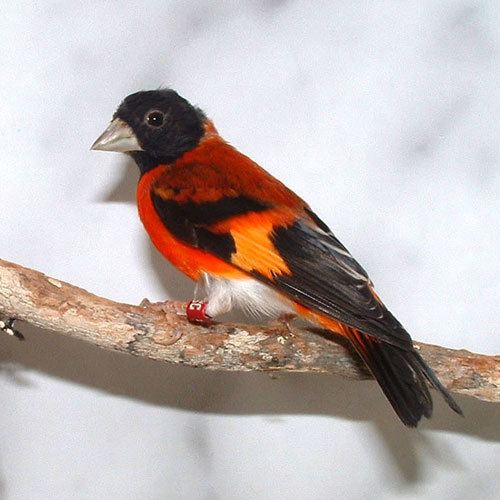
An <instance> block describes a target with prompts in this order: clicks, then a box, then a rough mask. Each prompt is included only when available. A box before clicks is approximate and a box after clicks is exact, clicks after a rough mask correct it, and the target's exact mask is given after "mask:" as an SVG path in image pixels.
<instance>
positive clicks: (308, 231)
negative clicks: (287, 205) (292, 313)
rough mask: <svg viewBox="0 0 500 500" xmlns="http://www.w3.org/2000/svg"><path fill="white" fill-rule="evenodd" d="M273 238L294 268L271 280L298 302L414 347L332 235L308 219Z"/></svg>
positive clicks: (380, 335)
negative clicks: (319, 228)
mask: <svg viewBox="0 0 500 500" xmlns="http://www.w3.org/2000/svg"><path fill="white" fill-rule="evenodd" d="M272 241H273V244H274V245H275V247H276V248H277V249H278V251H279V253H280V255H281V257H282V258H283V260H284V261H285V262H286V264H287V266H288V268H289V269H290V271H291V273H290V274H281V275H276V276H275V277H274V278H273V279H272V280H269V279H268V278H265V277H262V276H256V277H258V278H259V279H261V280H263V281H268V282H269V284H272V286H273V287H275V288H278V289H279V290H280V291H281V292H283V293H285V294H286V295H288V296H289V297H292V298H293V299H295V300H296V301H297V302H299V303H300V304H303V305H304V306H306V307H310V308H312V309H313V310H316V311H320V312H323V313H324V314H326V315H327V316H330V317H332V318H335V319H337V320H339V321H341V322H343V323H345V324H347V325H349V326H352V327H355V328H358V329H359V330H361V331H363V332H366V333H369V334H371V335H373V336H375V337H377V338H380V339H382V340H385V341H386V342H390V343H392V344H395V345H398V346H400V347H403V348H407V349H408V348H411V345H412V344H411V338H410V336H409V335H408V333H407V332H406V330H405V329H404V328H403V327H402V326H401V324H400V323H399V322H398V320H397V319H396V318H395V317H394V316H393V315H392V314H391V313H390V312H389V311H388V310H387V309H386V308H385V307H384V306H383V305H382V304H381V303H380V302H378V300H377V299H376V298H375V296H374V295H373V293H372V291H371V289H370V280H369V278H368V275H367V274H366V271H365V270H364V269H363V268H362V267H361V266H360V265H359V264H358V262H357V261H356V260H355V259H354V258H353V257H352V255H351V254H350V253H349V252H348V251H347V250H346V248H345V247H344V246H343V245H342V244H341V243H340V242H339V241H338V240H337V238H335V236H334V235H333V234H331V233H325V232H320V231H318V230H316V229H314V227H311V226H310V225H309V224H307V222H305V221H298V222H296V223H295V224H293V225H292V226H289V227H279V228H276V229H275V230H274V233H273V236H272Z"/></svg>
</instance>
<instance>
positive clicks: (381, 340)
mask: <svg viewBox="0 0 500 500" xmlns="http://www.w3.org/2000/svg"><path fill="white" fill-rule="evenodd" d="M93 147H94V149H102V150H109V151H121V152H126V153H128V154H129V155H131V156H132V158H134V160H135V162H136V163H137V165H138V167H139V170H140V173H141V177H140V180H139V184H138V189H137V202H138V207H139V214H140V217H141V220H142V222H143V224H144V226H145V228H146V230H147V232H148V234H149V236H150V237H151V239H152V241H153V243H154V245H155V246H156V247H157V249H158V250H159V251H160V252H161V253H162V254H163V255H164V256H165V258H166V259H168V260H169V261H170V262H171V263H172V264H173V265H175V266H176V267H177V268H179V269H180V270H181V271H183V272H184V273H185V274H186V275H187V276H189V277H190V278H191V279H193V280H195V281H200V282H203V283H204V285H205V288H206V293H207V302H206V304H204V307H203V314H204V317H206V319H207V320H209V319H210V318H211V317H214V316H217V315H219V314H222V313H224V312H227V311H228V310H229V309H231V307H233V306H234V305H240V306H242V307H243V308H244V309H247V310H249V311H251V312H255V313H266V314H277V315H279V314H282V313H290V312H296V313H298V314H300V315H301V316H304V317H305V318H307V319H309V320H311V321H313V322H315V323H317V324H319V325H321V326H323V327H325V328H327V329H329V330H331V331H334V332H336V333H339V334H341V335H343V336H344V337H346V338H347V339H348V340H349V341H350V342H351V343H352V344H353V346H354V348H355V349H356V351H357V352H358V354H359V355H360V357H361V358H362V359H363V361H364V362H365V363H366V365H367V366H368V368H369V369H370V371H371V372H372V373H373V375H374V377H375V378H376V380H377V381H378V383H379V384H380V386H381V388H382V390H383V391H384V393H385V395H386V397H387V398H388V400H389V401H390V403H391V405H392V406H393V408H394V410H395V411H396V413H397V414H398V416H399V418H400V419H401V420H402V421H403V423H404V424H405V425H408V426H415V425H417V423H418V422H419V420H420V419H421V418H422V417H423V416H424V417H430V415H431V413H432V398H431V395H430V392H429V388H428V385H429V384H430V385H431V386H433V387H434V388H435V389H437V390H438V391H439V392H440V393H441V394H442V395H443V397H444V399H445V400H446V402H447V403H448V405H449V406H450V407H451V408H452V409H453V410H454V411H455V412H457V413H461V410H460V408H459V407H458V405H457V404H456V402H455V401H454V400H453V399H452V397H451V396H450V394H449V393H448V391H447V390H446V389H445V388H444V387H443V385H442V384H441V383H440V382H439V380H438V379H437V378H436V376H435V375H434V373H433V372H432V370H431V369H430V368H429V367H428V366H427V364H426V363H425V362H424V360H423V359H422V358H421V356H420V354H419V353H418V352H417V351H416V350H415V348H414V346H413V343H412V340H411V338H410V336H409V334H408V333H407V332H406V330H405V329H404V328H403V326H402V325H401V324H400V323H399V322H398V320H397V319H396V318H395V317H394V316H393V315H392V314H391V313H390V311H389V310H388V309H387V308H386V307H385V306H384V304H383V303H382V301H381V300H380V298H379V297H378V295H377V294H376V292H375V291H374V288H373V285H372V282H371V281H370V279H369V277H368V275H367V273H366V271H365V270H364V269H363V268H362V267H361V266H360V264H358V262H357V261H356V260H355V259H354V258H353V257H352V255H351V254H350V253H349V251H348V250H347V249H346V248H345V247H344V246H343V245H342V243H340V241H339V240H338V239H337V238H336V237H335V236H334V234H333V233H332V232H331V231H330V229H329V228H328V227H327V226H326V224H324V223H323V222H322V221H321V220H320V219H319V218H318V217H317V216H316V215H315V214H314V212H313V211H312V209H311V208H310V207H309V205H308V204H307V203H305V202H304V201H303V200H302V199H301V198H300V197H298V196H297V195H296V194H295V193H293V192H292V191H291V190H290V189H288V188H287V187H286V186H285V185H283V184H282V183H281V182H280V181H278V180H277V179H275V178H274V177H273V176H271V175H270V174H269V173H268V172H266V171H265V170H264V169H262V168H261V167H260V166H258V165H257V164H256V163H255V162H253V161H252V160H251V159H250V158H248V157H247V156H245V155H243V154H242V153H240V152H239V151H238V150H236V149H235V148H234V147H232V146H231V145H229V144H228V143H227V142H226V141H224V139H223V138H222V137H221V136H220V135H219V134H218V132H217V130H216V129H215V127H214V125H213V124H212V122H211V121H210V120H209V119H208V118H207V117H206V115H205V114H204V113H203V112H202V111H201V110H199V109H198V108H196V107H194V106H192V105H191V104H190V103H189V102H188V101H186V100H185V99H183V98H182V97H181V96H179V95H178V94H177V93H176V92H174V91H173V90H169V89H164V90H155V91H147V92H138V93H136V94H132V95H130V96H128V97H127V98H126V99H125V100H124V101H123V102H122V103H121V105H120V106H119V108H118V110H117V111H116V113H115V115H114V117H113V121H112V122H111V124H110V126H109V127H108V129H107V130H106V131H105V132H104V133H103V134H102V135H101V137H99V139H98V140H97V141H96V142H95V143H94V146H93ZM197 319H200V316H199V315H198V316H197Z"/></svg>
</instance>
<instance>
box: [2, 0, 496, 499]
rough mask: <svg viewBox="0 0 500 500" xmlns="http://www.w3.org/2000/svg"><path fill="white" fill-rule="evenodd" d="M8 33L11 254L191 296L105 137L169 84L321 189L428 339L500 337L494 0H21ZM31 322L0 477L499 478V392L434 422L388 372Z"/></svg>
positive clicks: (48, 267) (59, 494)
mask: <svg viewBox="0 0 500 500" xmlns="http://www.w3.org/2000/svg"><path fill="white" fill-rule="evenodd" d="M35 4H37V6H36V7H35V6H34V5H35ZM0 47H2V52H1V54H0V68H1V70H0V96H1V104H0V129H1V145H2V152H1V157H2V160H1V165H0V172H1V183H0V210H1V211H0V234H1V239H0V257H1V258H4V259H7V260H12V261H15V262H18V263H20V264H23V265H26V266H30V267H33V268H36V269H38V270H41V271H43V272H45V273H47V274H49V275H52V276H54V277H57V278H60V279H62V280H66V281H69V282H72V283H74V284H77V285H79V286H81V287H84V288H86V289H88V290H90V291H92V292H95V293H97V294H100V295H104V296H107V297H110V298H112V299H116V300H120V301H126V302H131V303H138V302H139V301H140V300H141V299H142V298H143V297H148V298H150V299H152V300H160V299H163V298H166V297H175V298H187V297H189V296H190V294H191V290H192V286H191V283H189V282H188V280H186V279H184V278H183V277H182V276H180V274H179V273H178V272H177V271H175V270H173V269H171V268H170V267H169V265H168V264H166V263H165V262H164V261H163V260H162V259H161V258H160V257H159V256H158V254H157V253H156V251H155V250H154V249H153V248H152V247H151V245H150V243H149V241H148V239H147V236H146V235H145V233H144V231H143V229H142V227H141V225H140V222H139V220H138V217H137V215H136V208H135V202H134V190H135V184H136V181H137V172H136V169H135V167H134V166H133V165H131V164H130V162H128V161H127V159H126V158H125V157H124V156H121V155H118V154H110V153H107V154H106V153H98V152H90V151H89V146H90V144H91V143H92V142H93V141H94V139H95V138H96V137H97V135H99V134H100V133H101V132H102V130H103V129H104V127H105V126H106V124H107V122H108V121H109V119H110V118H111V115H112V113H113V112H114V110H115V108H116V107H117V105H118V104H119V102H120V101H121V99H122V98H123V97H125V96H126V95H127V94H129V93H131V92H134V91H137V90H140V89H151V88H156V87H158V86H160V85H166V86H171V87H173V88H175V89H177V90H178V91H179V92H180V93H181V94H182V95H184V96H185V97H187V98H188V99H190V100H191V101H192V102H193V103H195V104H198V105H200V106H201V107H202V108H203V109H204V110H205V111H206V112H207V114H208V115H209V116H210V117H212V118H213V119H214V121H215V123H216V125H217V127H218V128H219V131H220V132H221V133H222V134H223V135H224V137H225V138H226V139H228V140H229V141H230V142H231V143H233V144H234V145H235V146H237V147H238V148H239V149H240V150H241V151H243V152H245V153H247V154H249V155H250V156H251V157H252V158H254V159H255V160H256V161H258V162H259V163H260V164H262V165H263V166H264V167H265V168H266V169H268V170H269V171H270V172H272V173H273V174H274V175H276V176H277V177H279V178H280V179H282V180H283V181H285V182H286V183H287V184H288V185H289V186H290V187H292V188H293V189H294V190H296V191H297V192H298V193H299V194H300V195H301V196H303V197H304V198H305V199H306V200H308V201H309V202H310V203H311V204H312V205H313V207H314V208H315V209H316V211H317V212H318V214H319V215H320V216H321V217H322V218H323V219H324V220H325V221H326V222H327V223H328V224H329V225H330V226H331V227H332V228H333V230H334V231H335V232H336V234H337V236H338V237H339V238H340V239H341V240H342V241H343V242H344V244H346V246H347V247H348V248H349V249H350V250H351V251H352V253H353V254H354V255H355V256H356V257H357V258H358V260H359V261H360V262H361V263H362V264H363V265H364V266H365V268H367V269H368V271H369V272H370V274H371V276H372V278H373V280H374V282H375V283H376V285H377V288H378V291H379V293H380V294H381V295H382V297H383V298H384V300H385V301H386V303H387V304H388V305H389V306H390V308H391V309H392V310H393V312H394V313H395V314H396V315H397V316H398V317H399V319H400V320H401V321H402V322H403V324H405V325H406V326H407V328H408V330H409V331H410V332H411V333H412V335H413V337H414V338H415V339H418V340H421V341H427V342H432V343H437V344H441V345H447V346H450V347H455V348H462V347H465V348H467V349H470V350H474V351H476V352H482V353H489V354H498V352H499V351H500V341H499V336H498V323H499V317H498V303H499V300H500V293H499V292H500V288H499V281H500V280H499V277H500V275H499V267H498V261H499V254H498V248H500V231H499V229H500V228H499V224H498V218H499V213H500V205H499V200H500V189H499V187H500V171H499V170H500V169H499V161H500V148H499V146H498V144H499V134H500V126H499V121H498V116H499V112H500V104H499V103H500V61H499V57H500V8H499V4H498V1H497V0H491V1H480V0H476V1H465V0H463V1H449V0H427V1H424V0H419V1H418V2H410V1H408V2H406V1H402V2H396V1H390V0H386V1H355V0H353V1H335V2H334V1H328V2H309V1H307V0H303V1H284V0H282V1H279V0H274V1H271V0H268V1H264V0H261V1H253V2H250V1H249V2H229V1H228V2H222V1H221V2H183V1H170V2H165V1H163V0H157V1H143V2H137V1H121V2H97V1H95V2H76V1H75V2H62V1H61V2H56V1H50V2H49V1H45V2H29V1H19V2H4V5H2V14H1V18H0ZM21 328H22V330H23V332H24V333H25V335H26V337H27V341H26V342H25V343H19V342H17V341H16V340H15V339H12V338H7V337H1V338H0V362H1V364H0V398H1V402H2V404H1V412H0V492H1V493H0V496H2V497H3V498H6V499H9V500H17V499H29V500H37V499H46V498H57V499H60V498H63V499H65V498H82V499H87V498H97V499H101V498H102V499H106V498H109V499H163V498H168V499H184V498H187V499H210V500H215V499H221V500H222V499H233V498H241V499H275V498H294V499H295V498H297V499H332V498H354V499H357V498H401V497H404V498H436V499H460V498H480V499H492V498H495V497H496V498H499V493H498V492H499V491H500V482H499V471H500V453H499V452H500V447H499V445H498V442H499V440H500V407H499V406H498V405H497V406H494V405H491V404H487V403H483V402H479V401H477V400H473V399H468V398H465V397H462V398H460V397H459V398H458V400H459V403H460V404H461V405H462V407H463V409H464V412H465V414H466V418H465V419H460V418H459V417H457V416H456V415H454V414H452V413H451V412H450V411H448V409H447V408H446V407H445V406H444V404H443V403H442V402H441V401H440V400H437V401H436V406H437V408H436V411H435V417H434V419H433V420H432V421H430V422H425V423H424V424H423V425H422V426H421V427H420V428H419V430H418V431H415V430H409V429H405V428H404V427H403V426H402V425H401V424H400V423H399V422H398V421H397V420H396V418H395V416H394V414H393V412H392V410H391V408H390V406H389V404H388V403H387V401H386V400H385V399H384V397H383V396H382V394H381V392H380V391H379V390H378V388H377V387H376V385H375V384H374V383H373V382H362V383H361V382H360V383H355V382H352V381H344V380H342V379H339V378H335V377H327V376H305V375H288V376H285V375H283V376H280V377H279V378H278V379H277V380H272V379H270V378H269V377H268V376H267V375H265V374H225V373H207V372H205V371H201V370H193V369H186V368H183V367H170V366H161V365H160V364H156V363H153V362H148V361H146V360H141V359H136V358H132V357H128V356H125V355H118V354H112V353H108V352H104V351H102V350H98V349H96V348H93V347H92V346H89V345H86V344H83V343H80V342H76V341H72V340H68V339H64V338H62V337H60V336H58V335H55V334H52V333H48V332H43V331H36V330H33V329H30V328H29V327H28V326H26V325H21Z"/></svg>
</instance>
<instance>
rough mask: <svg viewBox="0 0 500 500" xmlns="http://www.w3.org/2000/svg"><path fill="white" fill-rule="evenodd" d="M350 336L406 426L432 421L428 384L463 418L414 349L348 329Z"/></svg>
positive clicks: (460, 411) (456, 405)
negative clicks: (422, 419) (425, 420)
mask: <svg viewBox="0 0 500 500" xmlns="http://www.w3.org/2000/svg"><path fill="white" fill-rule="evenodd" d="M349 333H350V335H349V338H350V340H351V342H352V343H353V344H354V347H355V348H356V351H357V352H358V353H359V355H360V356H361V358H362V359H363V361H364V362H365V363H366V365H367V366H368V368H369V369H370V371H371V372H372V374H373V376H374V377H375V378H376V379H377V382H378V383H379V384H380V387H381V388H382V390H383V391H384V394H385V395H386V397H387V399H388V400H389V402H390V403H391V405H392V407H393V408H394V410H395V412H396V413H397V414H398V417H399V418H400V419H401V421H402V422H403V423H404V424H405V425H407V426H408V427H416V426H417V424H418V422H419V420H420V419H421V418H422V417H426V418H429V417H430V416H431V415H432V397H431V395H430V393H429V386H428V383H429V384H430V385H431V386H432V387H434V388H435V389H437V390H438V391H439V392H440V393H441V395H442V396H443V398H444V400H445V401H446V402H447V403H448V406H449V407H450V408H451V409H452V410H453V411H455V412H456V413H458V414H459V415H463V413H462V410H461V409H460V407H459V406H458V404H457V403H456V402H455V400H454V399H453V398H452V397H451V395H450V393H449V392H448V391H447V390H446V388H445V387H444V386H443V384H441V382H440V381H439V380H438V378H437V377H436V375H435V374H434V372H433V371H432V370H431V368H430V367H429V366H428V365H427V363H426V362H425V361H424V360H423V359H422V357H421V356H420V354H419V353H418V352H417V351H416V350H415V349H413V348H411V349H409V350H406V349H403V348H401V347H397V346H394V345H392V344H388V343H386V342H381V341H377V340H376V339H374V338H373V337H370V336H369V335H363V334H361V333H359V332H358V331H356V330H353V329H349Z"/></svg>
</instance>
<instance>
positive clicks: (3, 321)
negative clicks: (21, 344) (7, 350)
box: [0, 315, 24, 340]
mask: <svg viewBox="0 0 500 500" xmlns="http://www.w3.org/2000/svg"><path fill="white" fill-rule="evenodd" d="M15 321H16V318H6V317H5V316H1V315H0V331H2V332H5V333H6V334H7V335H10V336H11V337H16V339H18V340H24V335H23V334H22V333H21V332H20V331H18V330H16V329H15V328H14V322H15Z"/></svg>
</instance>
